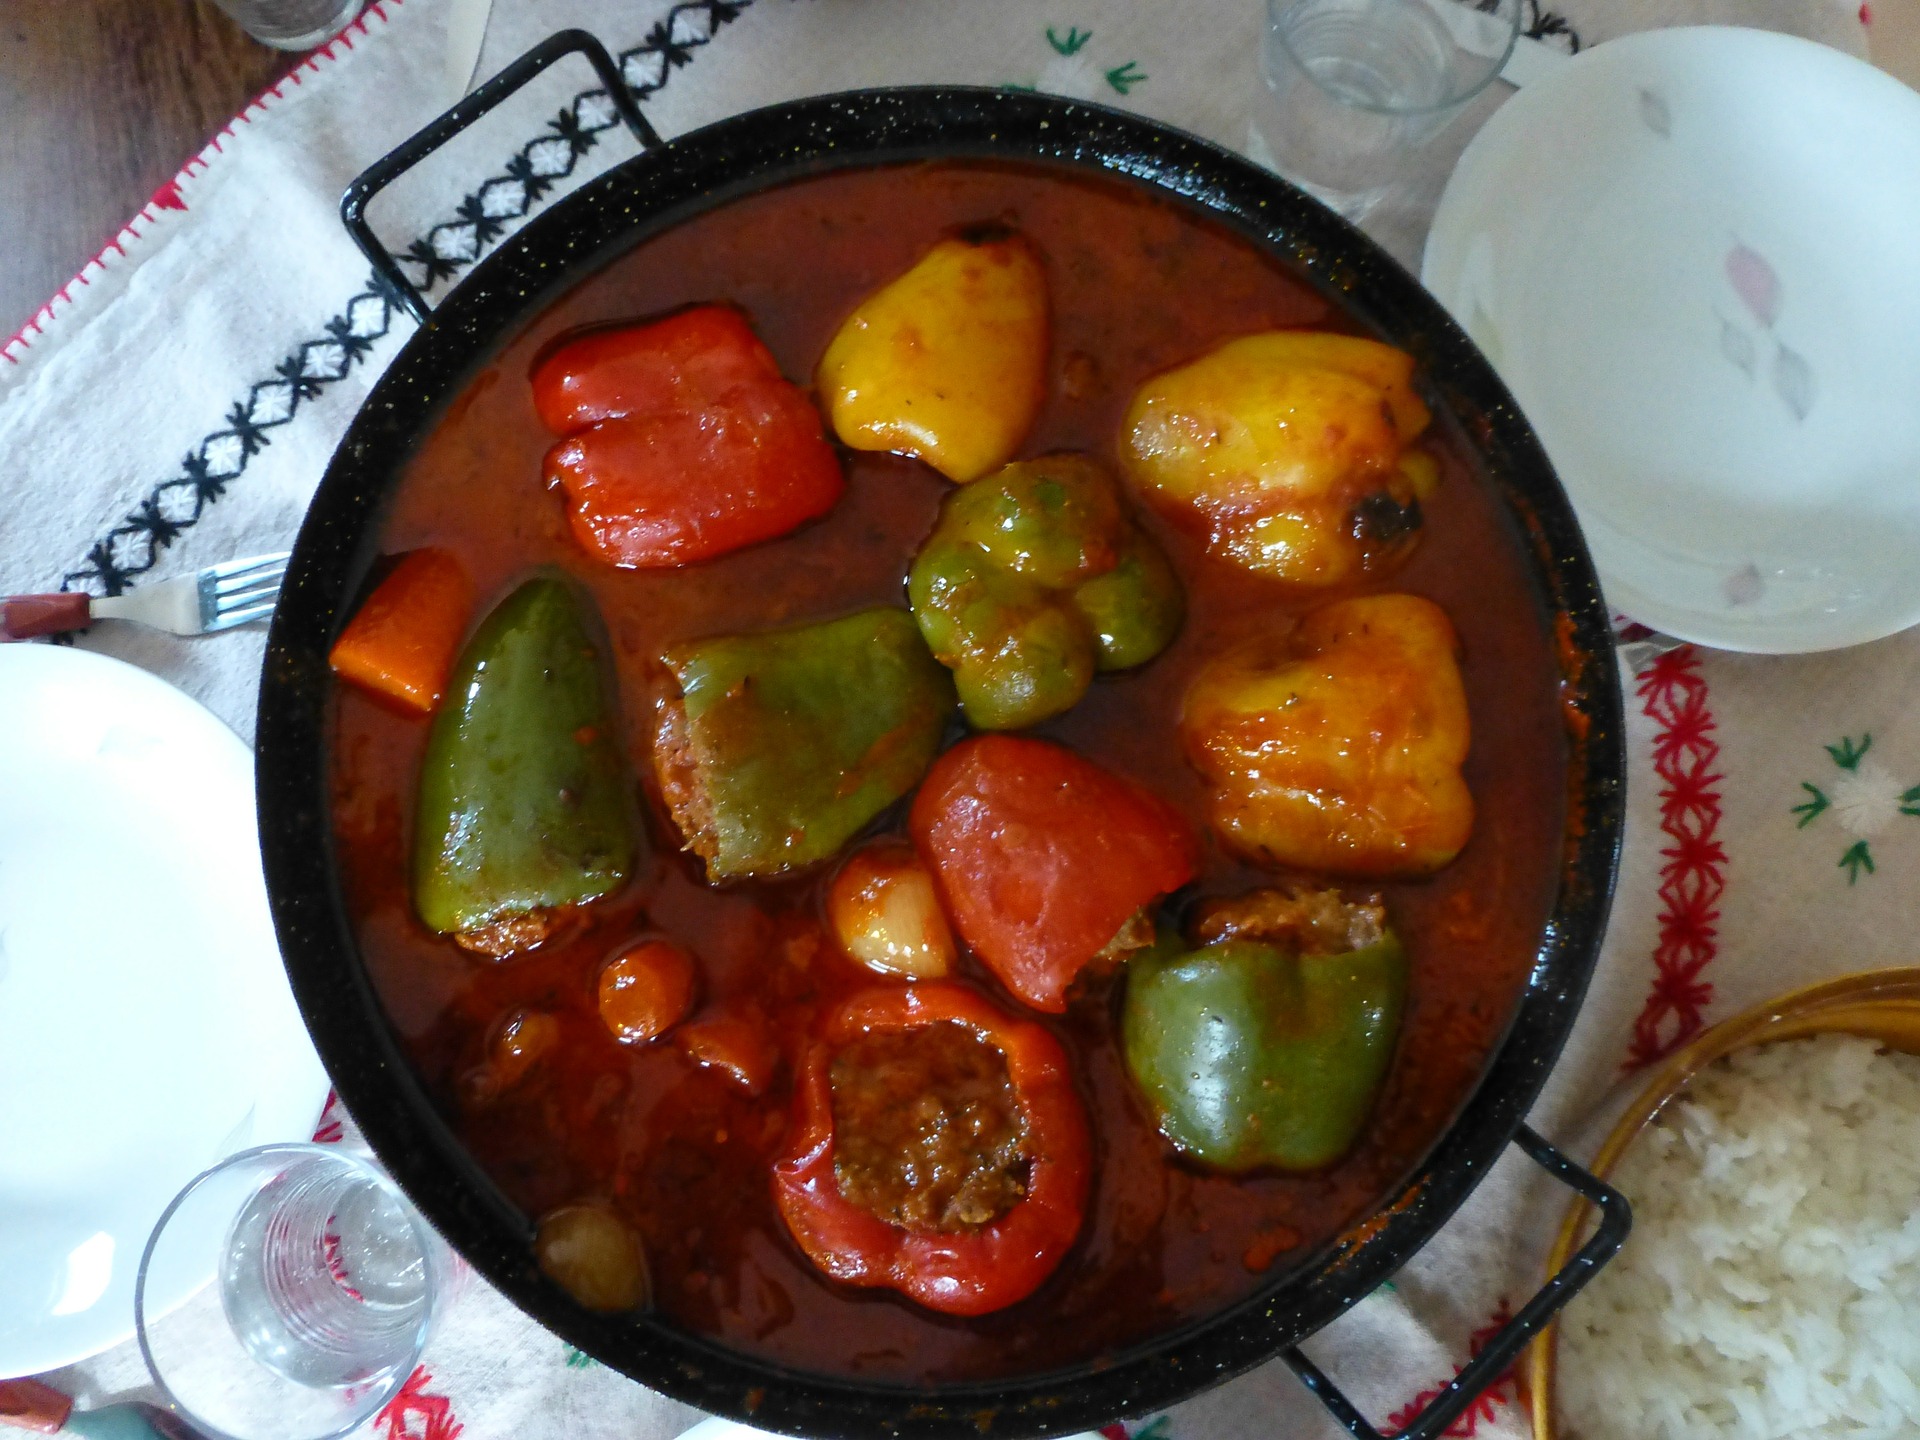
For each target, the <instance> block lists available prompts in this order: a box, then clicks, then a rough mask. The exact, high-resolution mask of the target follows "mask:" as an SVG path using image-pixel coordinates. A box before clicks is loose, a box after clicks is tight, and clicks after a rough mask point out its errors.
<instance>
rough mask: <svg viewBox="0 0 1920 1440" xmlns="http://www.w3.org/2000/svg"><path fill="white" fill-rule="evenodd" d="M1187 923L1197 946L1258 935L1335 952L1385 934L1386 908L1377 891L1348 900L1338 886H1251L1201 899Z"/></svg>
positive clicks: (1304, 950)
mask: <svg viewBox="0 0 1920 1440" xmlns="http://www.w3.org/2000/svg"><path fill="white" fill-rule="evenodd" d="M1191 928H1192V931H1193V938H1194V942H1195V943H1196V944H1200V945H1212V944H1214V943H1215V942H1216V941H1220V940H1235V939H1238V940H1260V941H1265V942H1267V943H1268V944H1274V945H1283V946H1285V947H1287V948H1288V949H1290V950H1293V951H1296V952H1297V953H1299V954H1301V955H1340V954H1344V953H1345V952H1347V951H1349V950H1363V949H1365V948H1366V947H1367V946H1369V945H1372V944H1374V943H1375V942H1376V941H1378V940H1379V939H1380V937H1381V936H1382V935H1384V934H1386V931H1387V908H1386V906H1385V905H1384V904H1382V903H1381V900H1380V897H1379V896H1378V895H1368V896H1366V897H1364V898H1363V899H1359V900H1348V899H1346V898H1345V897H1344V896H1342V895H1341V894H1340V892H1339V891H1338V890H1305V889H1301V888H1299V887H1297V886H1296V887H1293V888H1291V889H1287V890H1251V891H1249V892H1248V893H1246V894H1245V895H1238V896H1235V897H1233V898H1232V899H1220V900H1210V901H1208V902H1206V904H1204V905H1203V906H1202V907H1201V908H1200V911H1199V913H1198V914H1196V915H1195V916H1194V920H1193V925H1192V927H1191Z"/></svg>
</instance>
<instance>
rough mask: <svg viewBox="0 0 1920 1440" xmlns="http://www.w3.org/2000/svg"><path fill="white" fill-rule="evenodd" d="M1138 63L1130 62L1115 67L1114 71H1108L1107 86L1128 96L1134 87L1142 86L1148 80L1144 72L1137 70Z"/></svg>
mask: <svg viewBox="0 0 1920 1440" xmlns="http://www.w3.org/2000/svg"><path fill="white" fill-rule="evenodd" d="M1138 63H1139V62H1137V61H1134V60H1129V61H1127V63H1126V64H1124V65H1116V66H1114V67H1113V69H1111V70H1109V71H1107V84H1109V85H1111V86H1112V87H1113V88H1114V89H1116V90H1118V91H1119V92H1120V93H1121V94H1122V95H1125V94H1127V93H1128V92H1129V91H1131V90H1132V89H1133V87H1134V86H1136V85H1138V84H1140V83H1141V82H1142V81H1144V80H1145V79H1146V78H1147V77H1146V75H1145V74H1144V73H1143V72H1141V71H1140V70H1138V69H1137V68H1136V67H1137V65H1138Z"/></svg>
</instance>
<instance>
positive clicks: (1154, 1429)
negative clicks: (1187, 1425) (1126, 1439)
mask: <svg viewBox="0 0 1920 1440" xmlns="http://www.w3.org/2000/svg"><path fill="white" fill-rule="evenodd" d="M1133 1440H1171V1437H1169V1436H1168V1434H1167V1417H1166V1416H1164V1415H1156V1416H1154V1417H1153V1423H1152V1424H1151V1425H1148V1426H1147V1427H1146V1429H1144V1430H1136V1431H1134V1432H1133Z"/></svg>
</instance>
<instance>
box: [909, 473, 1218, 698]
mask: <svg viewBox="0 0 1920 1440" xmlns="http://www.w3.org/2000/svg"><path fill="white" fill-rule="evenodd" d="M907 598H908V599H909V601H911V602H912V605H913V618H914V619H915V621H917V622H918V623H919V626H920V633H921V634H922V635H924V636H925V637H926V640H927V645H928V647H929V648H930V649H932V651H933V653H934V656H935V658H936V659H938V660H939V661H940V663H941V664H942V665H945V666H946V667H947V668H948V669H950V670H952V671H953V678H954V684H955V685H956V686H957V687H958V689H959V692H960V707H961V709H962V710H964V711H965V712H966V716H967V719H968V721H969V722H971V723H972V724H973V725H974V726H975V727H977V728H979V729H982V730H1019V729H1024V728H1025V727H1026V726H1029V725H1037V724H1039V723H1040V721H1042V720H1045V719H1047V718H1048V717H1049V716H1052V715H1058V714H1060V713H1061V712H1062V711H1064V710H1068V709H1071V708H1072V707H1073V706H1074V705H1075V704H1076V703H1077V702H1078V701H1079V699H1080V697H1081V696H1082V695H1084V694H1086V693H1087V686H1088V685H1089V684H1091V683H1092V680H1093V676H1094V672H1095V671H1096V670H1120V669H1125V668H1128V667H1130V666H1133V665H1141V664H1145V663H1146V662H1147V661H1148V660H1151V659H1152V658H1153V657H1154V656H1155V655H1157V654H1159V653H1160V651H1161V650H1163V649H1164V648H1165V647H1166V645H1167V644H1168V642H1169V641H1171V640H1172V639H1173V637H1174V634H1175V632H1176V631H1178V630H1179V628H1180V620H1181V617H1182V615H1183V613H1184V608H1185V602H1184V597H1183V596H1182V594H1181V591H1180V583H1179V581H1178V580H1176V579H1175V578H1174V574H1173V569H1172V567H1171V566H1170V565H1168V564H1167V560H1166V557H1165V556H1164V555H1162V554H1161V553H1160V549H1159V547H1158V546H1156V545H1155V544H1154V543H1153V541H1152V540H1150V539H1149V538H1148V537H1147V536H1146V534H1145V533H1144V532H1142V531H1141V530H1140V528H1139V527H1138V526H1136V525H1135V524H1134V523H1133V521H1132V520H1131V519H1129V518H1128V516H1127V514H1126V512H1125V511H1124V510H1123V509H1122V508H1121V504H1120V495H1119V489H1118V487H1117V486H1116V485H1115V484H1114V482H1113V478H1112V477H1111V476H1110V475H1108V474H1107V472H1106V471H1105V470H1104V469H1103V468H1102V467H1101V466H1100V465H1099V464H1098V463H1097V462H1096V461H1094V460H1092V459H1090V458H1088V457H1087V456H1084V455H1048V456H1045V457H1043V458H1041V459H1039V460H1024V461H1018V462H1016V463H1014V464H1012V465H1007V466H1003V467H1002V468H1001V469H1000V470H998V471H996V472H995V473H994V474H993V475H991V476H988V477H987V478H986V479H983V480H977V481H975V482H974V483H973V484H971V485H965V486H962V487H961V488H960V489H958V490H956V491H954V492H953V493H952V494H950V495H948V496H947V498H946V500H945V501H944V502H942V504H941V507H940V518H939V520H938V521H937V522H935V525H934V529H933V533H932V534H931V535H930V536H928V537H927V540H926V543H925V544H924V545H922V546H921V547H920V553H919V554H917V555H916V556H915V557H914V561H913V566H912V568H911V569H910V570H909V571H908V572H907Z"/></svg>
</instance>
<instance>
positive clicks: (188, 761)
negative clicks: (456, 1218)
mask: <svg viewBox="0 0 1920 1440" xmlns="http://www.w3.org/2000/svg"><path fill="white" fill-rule="evenodd" d="M326 1092H327V1081H326V1074H325V1072H324V1071H323V1070H322V1069H321V1068H320V1062H319V1060H318V1058H317V1057H316V1056H315V1055H314V1053H313V1047H312V1045H311V1044H310V1043H309V1041H308V1039H307V1034H306V1030H305V1027H304V1026H302V1024H301V1023H300V1016H299V1012H298V1011H297V1010H295V1008H294V1005H293V997H292V995H291V994H290V993H289V991H288V989H287V981H286V975H285V972H284V971H283V970H282V969H281V968H280V952H279V949H278V947H277V946H276V944H275V943H274V937H273V926H272V922H271V921H270V919H269V917H268V912H267V899H266V889H265V886H264V884H263V882H262V880H261V875H260V851H259V843H258V839H257V833H256V829H255V825H254V810H253V756H252V754H251V753H250V752H249V751H248V749H247V747H246V746H245V745H244V744H243V743H241V741H240V739H239V737H238V736H236V735H235V734H234V733H233V732H232V731H231V730H229V729H227V727H226V726H224V725H222V724H221V723H220V722H219V721H218V720H216V719H215V718H214V717H213V716H212V715H211V714H210V713H208V712H207V711H206V710H204V709H202V708H201V707H200V706H199V705H197V704H195V703H194V702H193V701H192V700H190V699H188V698H187V697H186V696H185V695H183V694H181V693H180V692H179V691H178V690H175V689H174V688H172V687H171V686H169V685H167V684H165V683H164V682H163V681H160V680H158V679H155V678H154V677H153V676H152V675H149V674H148V673H147V672H146V671H144V670H139V669H136V668H134V667H133V666H131V665H125V664H122V663H121V662H120V661H118V660H109V659H107V658H105V657H104V656H99V655H92V654H88V653H86V652H84V651H79V650H71V649H63V648H56V647H54V646H51V645H0V1376H16V1375H28V1374H35V1373H39V1372H42V1371H46V1370H51V1369H54V1368H56V1367H58V1366H61V1365H66V1364H70V1363H72V1362H73V1361H75V1360H79V1359H83V1358H84V1357H86V1356H88V1355H92V1354H95V1353H97V1352H98V1351H101V1350H104V1349H107V1348H108V1347H110V1346H113V1345H116V1344H118V1343H119V1342H121V1341H123V1340H125V1339H127V1338H128V1337H130V1336H131V1335H132V1334H133V1279H134V1271H135V1269H136V1268H137V1267H138V1265H139V1263H140V1252H141V1249H142V1247H143V1246H145V1244H146V1240H147V1232H148V1231H149V1230H151V1229H152V1228H153V1222H154V1221H155V1220H157V1219H158V1218H159V1216H160V1212H161V1211H162V1210H163V1209H164V1208H165V1207H166V1205H167V1202H168V1201H169V1200H171V1199H172V1198H173V1196H174V1194H175V1192H177V1191H178V1190H179V1189H180V1187H181V1186H183V1185H184V1184H186V1182H187V1181H188V1180H190V1179H192V1178H193V1177H194V1176H195V1175H196V1174H198V1173H199V1172H200V1171H201V1170H203V1169H205V1168H206V1167H207V1166H208V1165H211V1164H212V1163H213V1162H214V1161H216V1160H218V1159H221V1158H222V1157H224V1156H225V1155H227V1154H229V1153H231V1152H232V1151H235V1150H238V1149H240V1148H242V1147H243V1146H247V1145H259V1144H264V1143H265V1142H267V1141H270V1140H295V1139H298V1140H305V1139H307V1138H309V1137H310V1136H311V1135H312V1133H313V1127H314V1124H315V1122H316V1120H317V1119H318V1117H319V1112H320V1107H321V1106H322V1105H323V1104H324V1103H325V1100H326ZM209 1250H211V1247H209ZM206 1278H208V1277H201V1281H202V1283H204V1280H205V1279H206ZM193 1288H197V1286H196V1287H193ZM185 1298H186V1292H185V1291H184V1290H183V1291H182V1292H181V1293H180V1294H178V1295H168V1296H162V1297H160V1299H161V1302H162V1305H163V1306H164V1307H165V1308H171V1307H172V1306H173V1305H175V1304H178V1303H179V1302H180V1301H181V1300H183V1299H185Z"/></svg>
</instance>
